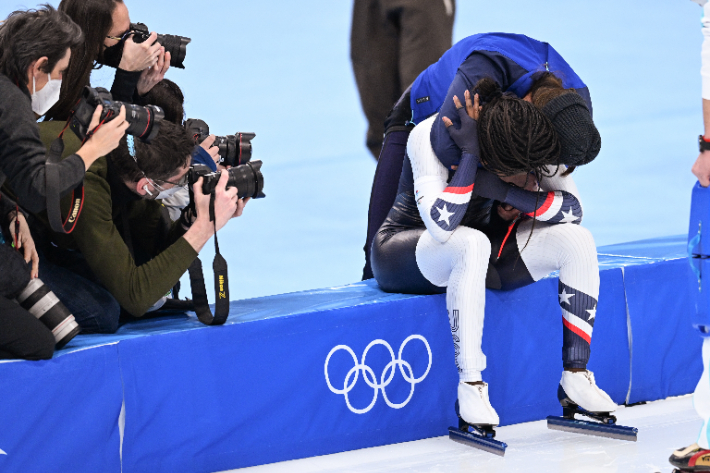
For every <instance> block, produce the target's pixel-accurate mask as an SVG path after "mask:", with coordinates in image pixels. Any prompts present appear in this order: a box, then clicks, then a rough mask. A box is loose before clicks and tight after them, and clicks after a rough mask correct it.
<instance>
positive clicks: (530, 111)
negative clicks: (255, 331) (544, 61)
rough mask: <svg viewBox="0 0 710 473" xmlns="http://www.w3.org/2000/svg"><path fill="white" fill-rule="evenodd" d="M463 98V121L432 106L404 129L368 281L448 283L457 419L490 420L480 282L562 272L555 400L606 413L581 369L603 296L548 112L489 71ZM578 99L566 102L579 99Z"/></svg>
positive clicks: (572, 127)
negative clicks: (397, 172)
mask: <svg viewBox="0 0 710 473" xmlns="http://www.w3.org/2000/svg"><path fill="white" fill-rule="evenodd" d="M474 94H475V95H474ZM462 95H464V97H465V101H466V108H465V110H464V108H463V107H462V106H461V103H460V101H459V100H458V96H454V97H453V99H452V104H453V105H455V107H456V113H457V116H456V117H455V118H456V122H459V123H460V126H459V125H458V124H454V123H453V120H451V118H452V116H451V115H444V114H443V113H442V114H434V115H433V116H431V117H429V118H427V119H425V120H424V121H422V122H421V123H419V124H418V125H417V126H416V127H415V128H414V129H413V130H412V132H411V134H410V136H409V140H408V142H407V158H408V159H406V160H405V163H404V167H403V170H402V176H401V179H400V185H399V190H398V195H397V198H396V200H395V203H394V205H393V206H392V209H391V211H390V213H389V214H388V216H387V219H386V220H385V222H384V223H383V225H382V226H381V227H380V229H379V231H378V232H377V234H376V235H375V239H374V242H373V246H372V269H373V272H374V275H375V278H376V280H377V282H378V284H379V285H380V287H381V288H382V289H383V290H385V291H387V292H403V293H417V294H432V293H442V292H446V305H447V310H448V314H449V322H450V325H451V331H452V335H453V339H454V346H455V358H456V364H457V367H458V370H459V375H460V383H459V386H458V403H459V409H460V417H461V418H462V419H463V421H465V423H467V424H470V425H473V426H478V427H480V428H484V429H490V428H491V427H492V426H495V425H497V424H498V423H499V419H498V415H497V413H496V411H495V409H494V408H493V407H492V406H491V403H490V401H489V399H488V386H487V384H486V383H484V382H483V380H482V377H481V372H482V371H483V370H484V369H485V368H486V357H485V355H484V354H483V352H482V350H481V339H482V335H483V319H484V307H485V288H486V286H488V287H491V288H497V289H504V290H508V289H514V288H518V287H522V286H525V285H528V284H531V283H533V282H534V281H537V280H539V279H541V278H542V277H544V276H546V275H547V274H549V273H550V272H552V271H556V270H559V271H560V282H559V293H558V297H559V304H560V307H561V310H562V317H563V331H564V344H563V366H564V371H563V372H562V378H561V381H560V387H561V390H560V393H561V394H562V397H561V399H560V401H561V402H567V403H568V404H575V405H579V406H581V407H582V408H584V409H586V410H587V411H592V412H603V413H608V412H611V411H613V410H615V409H616V407H617V406H616V404H615V403H614V402H613V401H612V400H611V399H610V398H609V396H608V395H607V394H606V393H605V392H604V391H602V390H601V389H599V388H598V387H597V386H596V383H595V381H594V375H593V374H592V373H591V372H589V371H587V370H586V366H587V362H588V360H589V354H590V350H589V344H590V341H591V336H592V328H593V326H594V321H595V317H596V307H597V298H598V295H599V270H598V265H597V258H596V248H595V245H594V240H593V238H592V235H591V234H590V233H589V231H588V230H586V229H585V228H583V227H581V226H580V225H579V223H580V222H581V219H582V206H581V202H580V200H579V197H578V192H577V188H576V186H575V184H574V181H573V180H572V177H571V176H570V175H569V174H567V172H566V171H567V168H566V166H564V165H563V164H561V163H560V161H561V158H560V152H561V150H563V149H564V147H563V146H561V144H560V140H559V139H558V134H557V133H556V132H555V129H554V127H553V123H554V121H551V120H550V119H549V118H547V117H546V116H545V114H543V113H542V112H541V111H540V110H538V108H536V107H535V106H534V105H532V104H531V103H529V102H527V101H525V100H522V99H519V98H516V97H514V96H511V95H508V94H506V95H503V94H502V91H501V88H500V87H499V85H498V84H497V83H496V82H494V81H493V80H490V79H483V80H481V81H479V82H478V84H476V86H475V87H474V88H473V93H471V92H469V91H466V92H465V93H463V94H462ZM575 95H576V94H575ZM472 96H473V97H472ZM577 98H580V99H581V97H579V96H578V95H576V96H575V97H574V98H572V100H569V102H572V103H579V102H575V101H576V100H577ZM552 103H554V101H553V102H552ZM480 104H483V106H482V108H480V109H479V105H480ZM585 108H586V107H585ZM548 112H550V111H549V110H548ZM551 114H552V115H554V113H551ZM476 119H477V120H478V123H477V121H476ZM437 122H440V123H442V125H443V126H444V127H445V129H446V130H447V131H448V133H449V134H450V136H451V139H452V140H453V142H454V143H455V144H456V147H457V149H460V151H459V153H460V159H459V158H451V159H450V160H449V161H448V164H445V163H444V162H443V161H442V159H440V157H439V155H438V154H437V153H435V148H434V147H433V141H434V140H433V138H434V132H433V131H432V128H433V127H436V126H437ZM585 126H586V124H585V123H575V122H574V121H570V122H569V123H568V124H567V128H566V133H568V136H575V135H578V134H581V133H582V132H583V131H584V130H583V127H585ZM479 137H480V140H479ZM479 141H480V151H479ZM597 151H598V148H597V150H596V151H595V152H593V153H591V154H589V155H588V157H590V159H591V158H593V157H594V156H596V152H597ZM479 164H480V165H482V167H483V168H482V169H479ZM450 169H451V170H453V171H454V172H453V177H452V178H451V180H450V181H449V175H450ZM474 194H475V195H474ZM563 405H564V404H563Z"/></svg>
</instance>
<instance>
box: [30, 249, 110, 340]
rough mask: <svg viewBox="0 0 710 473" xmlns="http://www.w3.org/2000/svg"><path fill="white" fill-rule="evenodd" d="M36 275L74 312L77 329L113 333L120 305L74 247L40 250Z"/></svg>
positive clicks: (84, 331) (88, 331) (85, 332)
mask: <svg viewBox="0 0 710 473" xmlns="http://www.w3.org/2000/svg"><path fill="white" fill-rule="evenodd" d="M39 277H40V278H41V279H42V281H43V282H44V283H45V284H46V285H47V287H49V288H50V289H51V290H52V292H54V294H56V296H57V297H58V298H59V300H61V301H62V302H63V303H64V305H65V306H66V307H67V309H69V312H71V313H72V315H74V318H75V319H76V323H78V324H79V326H80V327H81V333H84V334H87V333H114V332H116V330H118V326H119V317H120V315H121V306H120V305H119V304H118V301H116V299H115V298H114V297H113V296H112V295H111V293H110V292H109V291H108V290H107V289H106V288H105V287H103V286H102V285H101V283H100V282H99V281H98V279H97V278H96V276H94V274H93V272H92V271H91V269H90V268H89V265H88V264H86V260H84V259H83V257H82V256H81V254H80V253H79V252H76V251H68V250H60V249H56V248H55V249H51V250H49V249H48V251H44V252H40V259H39Z"/></svg>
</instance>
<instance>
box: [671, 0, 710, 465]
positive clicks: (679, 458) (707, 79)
mask: <svg viewBox="0 0 710 473" xmlns="http://www.w3.org/2000/svg"><path fill="white" fill-rule="evenodd" d="M694 1H695V2H696V3H699V4H700V5H701V6H702V7H703V19H702V31H703V36H704V39H703V47H702V53H701V61H702V67H701V75H702V97H703V121H704V133H703V134H702V135H700V138H699V142H700V154H699V155H698V159H697V160H696V161H695V164H693V168H692V172H693V174H694V175H695V177H697V178H698V182H699V183H700V185H701V186H703V187H708V185H710V4H708V3H707V0H694ZM703 335H705V336H706V338H705V340H704V341H703V351H702V357H703V374H702V376H701V378H700V381H698V386H697V387H696V388H695V393H694V394H693V404H694V405H695V410H696V411H697V412H698V415H699V416H700V417H701V418H702V419H703V427H702V428H701V429H700V433H699V434H698V441H697V442H696V443H694V444H692V445H690V446H688V447H685V448H679V449H678V450H676V451H675V452H673V454H672V455H671V456H670V458H669V459H668V461H670V463H671V465H673V466H675V467H676V468H678V470H676V471H681V472H686V471H710V441H709V440H708V427H709V426H710V376H709V375H708V372H709V371H708V370H709V366H708V365H709V363H710V338H707V335H708V334H707V333H704V334H703Z"/></svg>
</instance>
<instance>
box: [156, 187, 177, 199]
mask: <svg viewBox="0 0 710 473" xmlns="http://www.w3.org/2000/svg"><path fill="white" fill-rule="evenodd" d="M180 189H182V187H180V186H173V187H171V188H170V189H161V191H160V193H159V194H158V195H157V196H156V197H155V200H160V199H167V198H168V197H170V196H171V195H173V194H175V193H176V192H177V191H179V190H180Z"/></svg>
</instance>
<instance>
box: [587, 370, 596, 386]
mask: <svg viewBox="0 0 710 473" xmlns="http://www.w3.org/2000/svg"><path fill="white" fill-rule="evenodd" d="M584 376H585V377H586V378H587V380H588V381H589V384H591V385H592V386H596V385H597V383H596V381H594V373H592V372H591V371H587V372H586V373H584Z"/></svg>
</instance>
